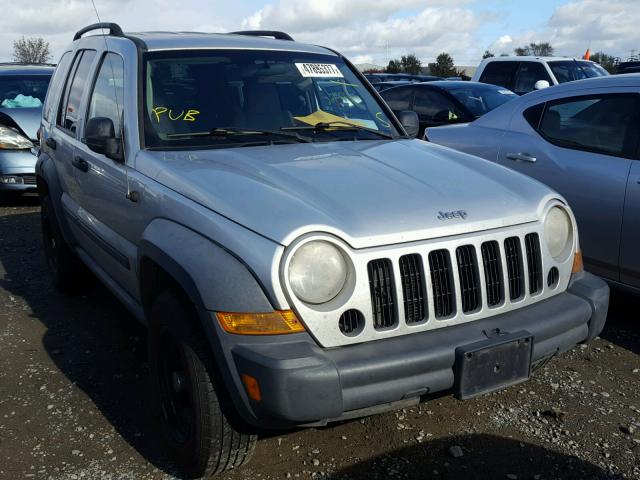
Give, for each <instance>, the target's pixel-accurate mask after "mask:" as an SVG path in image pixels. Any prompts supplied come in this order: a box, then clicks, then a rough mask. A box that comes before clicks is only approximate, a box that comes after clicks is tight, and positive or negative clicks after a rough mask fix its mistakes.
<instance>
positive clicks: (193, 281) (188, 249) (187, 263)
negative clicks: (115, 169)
mask: <svg viewBox="0 0 640 480" xmlns="http://www.w3.org/2000/svg"><path fill="white" fill-rule="evenodd" d="M145 258H147V259H149V260H151V261H153V262H154V263H156V264H157V265H158V266H160V267H161V268H163V269H164V270H165V271H166V272H167V273H169V275H170V276H172V277H173V278H174V280H176V281H177V282H178V283H179V284H180V286H181V287H182V288H183V289H184V291H185V292H186V293H187V295H188V296H189V299H190V300H191V301H192V303H193V304H194V305H196V306H197V307H201V308H204V309H205V310H209V311H225V312H255V313H260V312H270V311H273V310H274V307H273V305H272V304H271V302H270V301H269V299H268V297H267V295H266V294H265V292H264V289H263V288H262V286H261V284H260V282H259V281H258V279H257V278H256V276H255V274H254V273H253V272H252V271H251V269H250V268H249V267H248V266H247V265H246V264H245V263H243V262H242V260H241V259H239V258H237V257H236V256H235V255H234V254H233V253H232V252H230V251H229V250H228V249H226V248H224V247H223V246H221V245H219V244H217V243H215V242H214V241H212V240H210V239H209V238H206V237H204V236H202V235H200V234H199V233H197V232H195V231H193V230H191V229H189V228H188V227H185V226H184V225H181V224H178V223H176V222H173V221H170V220H167V219H164V218H159V219H156V220H153V221H152V222H151V223H150V224H149V225H148V226H147V228H146V229H145V231H144V233H143V235H142V238H141V240H140V242H139V245H138V271H139V272H140V292H141V297H142V301H143V304H145V301H146V300H147V297H146V295H148V293H147V292H145V288H144V285H143V283H144V281H145V280H144V273H145V272H143V270H144V268H145V267H144V259H145Z"/></svg>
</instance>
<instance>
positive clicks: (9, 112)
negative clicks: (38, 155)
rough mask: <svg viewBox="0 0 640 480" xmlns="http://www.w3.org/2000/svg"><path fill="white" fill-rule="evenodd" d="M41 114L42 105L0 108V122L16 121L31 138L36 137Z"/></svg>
mask: <svg viewBox="0 0 640 480" xmlns="http://www.w3.org/2000/svg"><path fill="white" fill-rule="evenodd" d="M41 116H42V107H33V108H0V124H7V123H14V124H15V125H16V126H17V127H18V128H19V129H20V130H22V133H24V134H25V135H27V136H28V137H29V138H30V139H31V140H35V139H36V134H37V132H38V128H40V117H41ZM7 117H8V118H7Z"/></svg>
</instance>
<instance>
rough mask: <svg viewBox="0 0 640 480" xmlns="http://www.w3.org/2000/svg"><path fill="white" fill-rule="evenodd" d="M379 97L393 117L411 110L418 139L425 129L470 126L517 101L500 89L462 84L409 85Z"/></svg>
mask: <svg viewBox="0 0 640 480" xmlns="http://www.w3.org/2000/svg"><path fill="white" fill-rule="evenodd" d="M380 95H381V96H382V98H384V100H385V101H386V102H387V104H388V105H389V106H390V107H391V109H392V110H393V111H394V112H395V113H396V114H398V113H399V112H401V111H403V110H413V111H415V112H416V113H417V114H418V118H419V119H420V133H419V135H418V137H419V138H422V135H423V134H424V130H425V128H429V127H437V126H440V125H450V124H452V123H468V122H473V121H474V120H475V119H477V118H479V117H481V116H482V115H484V114H485V113H487V112H490V111H491V110H493V109H494V108H496V107H499V106H500V105H502V104H503V103H506V102H508V101H509V100H513V99H514V98H518V96H517V95H516V94H515V93H513V92H512V91H511V90H507V89H506V88H504V87H499V86H496V85H489V84H486V83H479V82H462V81H436V82H428V83H410V84H406V85H401V86H398V87H394V88H390V89H388V90H383V91H382V92H381V93H380Z"/></svg>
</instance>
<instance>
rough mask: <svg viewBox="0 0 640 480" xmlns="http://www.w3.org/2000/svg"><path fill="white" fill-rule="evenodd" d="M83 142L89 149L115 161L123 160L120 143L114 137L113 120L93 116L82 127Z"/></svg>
mask: <svg viewBox="0 0 640 480" xmlns="http://www.w3.org/2000/svg"><path fill="white" fill-rule="evenodd" d="M84 142H85V143H86V144H87V147H89V148H90V149H91V150H93V151H94V152H96V153H101V154H102V155H104V156H105V157H107V158H110V159H111V160H114V161H116V162H122V161H124V153H123V151H122V144H121V142H120V140H119V139H118V138H116V133H115V128H114V126H113V121H112V120H111V119H110V118H106V117H93V118H90V119H89V121H88V122H87V125H86V126H85V129H84Z"/></svg>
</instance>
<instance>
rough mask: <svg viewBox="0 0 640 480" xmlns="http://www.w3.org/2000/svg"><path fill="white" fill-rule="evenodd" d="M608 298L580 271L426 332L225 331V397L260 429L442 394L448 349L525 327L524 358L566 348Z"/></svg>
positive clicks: (449, 370)
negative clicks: (560, 286)
mask: <svg viewBox="0 0 640 480" xmlns="http://www.w3.org/2000/svg"><path fill="white" fill-rule="evenodd" d="M608 303H609V287H608V286H607V285H606V283H604V282H603V281H602V280H600V279H599V278H597V277H594V276H593V275H590V274H588V273H581V274H578V275H576V276H574V278H573V279H572V282H571V284H570V286H569V289H568V291H567V292H565V293H562V294H560V295H557V296H555V297H552V298H550V299H547V300H544V301H541V302H539V303H536V304H534V305H530V306H528V307H525V308H522V309H519V310H515V311H512V312H509V313H505V314H503V315H498V316H495V317H491V318H486V319H483V320H479V321H476V322H470V323H466V324H462V325H457V326H452V327H447V328H442V329H437V330H431V331H428V332H423V333H416V334H413V335H405V336H401V337H396V338H392V339H386V340H379V341H375V342H367V343H361V344H357V345H353V346H347V347H339V348H333V349H323V348H321V347H319V346H318V345H317V344H316V343H315V342H314V341H313V340H312V339H311V338H310V337H309V336H308V335H307V334H299V335H290V336H282V337H260V338H258V337H252V338H249V337H242V336H235V335H227V337H226V338H225V340H224V341H223V342H222V345H223V349H224V350H225V356H226V357H227V367H229V369H230V371H229V372H227V373H228V374H230V378H231V380H232V383H233V387H232V390H233V391H232V394H233V395H232V396H233V397H234V400H235V403H236V406H237V407H238V410H239V412H240V413H241V415H242V417H244V419H245V420H246V421H248V422H249V423H251V424H253V425H256V426H259V427H263V428H280V427H285V426H293V425H322V424H325V423H327V422H331V421H336V420H341V419H345V418H352V417H355V416H362V415H368V414H371V413H374V412H377V411H382V410H385V409H389V408H394V407H396V406H400V405H402V404H410V403H417V402H418V401H419V399H420V397H422V396H424V395H431V394H435V393H438V392H448V391H451V390H452V388H453V387H454V384H455V374H454V371H455V358H456V356H455V350H456V348H458V347H463V346H467V345H469V344H473V343H475V342H479V341H483V340H487V338H488V337H490V336H492V335H495V334H496V332H500V334H506V333H514V332H522V331H524V332H528V333H529V334H531V335H532V337H533V352H532V363H533V364H535V363H537V362H540V361H542V360H544V359H547V358H549V357H550V356H553V355H555V354H557V353H560V352H563V351H566V350H568V349H570V348H572V347H573V346H575V345H576V344H578V343H581V342H587V341H589V340H591V339H593V338H594V337H596V336H597V335H598V334H599V333H600V332H601V331H602V328H603V327H604V322H605V319H606V316H607V309H608ZM241 374H248V375H251V376H253V377H254V378H256V379H257V380H258V382H259V385H260V391H261V395H262V399H261V400H260V401H253V400H249V399H248V398H247V395H246V393H245V392H244V389H243V388H242V384H241V382H240V375H241ZM228 380H229V377H228ZM505 386H507V385H505Z"/></svg>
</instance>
